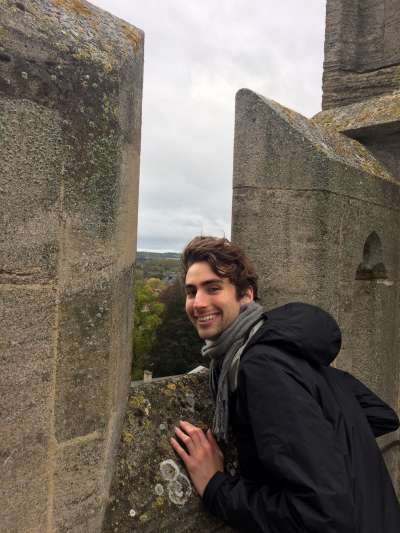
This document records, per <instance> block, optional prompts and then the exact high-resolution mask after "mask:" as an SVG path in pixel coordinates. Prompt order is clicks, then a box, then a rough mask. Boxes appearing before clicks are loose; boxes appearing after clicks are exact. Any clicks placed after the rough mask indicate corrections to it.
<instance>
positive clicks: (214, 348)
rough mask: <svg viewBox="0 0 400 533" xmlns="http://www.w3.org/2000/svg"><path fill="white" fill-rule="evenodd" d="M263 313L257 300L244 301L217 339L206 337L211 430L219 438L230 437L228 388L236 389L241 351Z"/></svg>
mask: <svg viewBox="0 0 400 533" xmlns="http://www.w3.org/2000/svg"><path fill="white" fill-rule="evenodd" d="M262 314H263V308H262V307H261V305H260V304H258V303H256V302H251V303H250V304H248V305H243V306H242V307H241V308H240V312H239V315H238V316H237V318H236V319H235V320H234V321H233V322H232V324H231V325H230V326H229V327H228V328H227V329H226V330H224V331H223V332H222V333H221V335H219V336H218V337H217V339H215V340H206V344H205V346H203V348H202V351H201V353H202V355H203V356H207V357H210V358H211V364H210V374H209V376H210V389H211V393H212V395H213V397H214V401H215V413H214V420H213V425H212V431H213V433H214V435H215V436H216V437H217V438H218V439H222V440H225V441H227V440H228V426H229V392H233V391H234V390H235V389H236V383H237V372H238V370H239V362H240V355H241V354H242V352H243V350H244V348H245V346H246V344H247V342H248V341H249V339H250V337H251V336H252V335H254V333H255V332H256V331H257V330H258V329H259V328H260V327H261V325H262V323H263V320H262V319H261V316H262ZM218 375H219V377H218Z"/></svg>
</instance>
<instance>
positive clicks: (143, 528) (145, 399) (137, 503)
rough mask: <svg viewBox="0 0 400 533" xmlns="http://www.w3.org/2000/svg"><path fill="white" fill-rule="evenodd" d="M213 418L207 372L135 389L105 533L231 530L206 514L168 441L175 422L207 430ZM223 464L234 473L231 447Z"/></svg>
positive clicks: (235, 464)
mask: <svg viewBox="0 0 400 533" xmlns="http://www.w3.org/2000/svg"><path fill="white" fill-rule="evenodd" d="M212 414H213V404H212V401H211V398H210V393H209V389H208V372H207V371H206V372H202V373H198V374H191V375H185V376H178V377H173V378H163V379H158V380H153V381H152V382H148V383H144V382H142V383H139V384H138V383H136V384H134V386H133V387H132V388H131V391H130V394H129V400H128V407H127V412H126V415H125V421H124V425H123V429H122V434H121V441H120V444H119V451H118V456H117V461H116V468H115V473H114V479H113V482H112V485H111V492H110V500H109V503H108V506H107V512H106V516H105V520H104V524H103V533H128V532H131V531H140V532H143V533H153V532H155V531H165V532H172V531H173V532H174V533H191V532H193V533H195V532H198V531H201V532H210V533H211V532H214V531H215V532H216V531H221V532H222V531H224V532H225V531H226V532H228V531H232V529H230V528H228V527H227V526H224V525H223V524H222V523H221V522H219V521H218V520H216V519H215V518H213V517H212V516H211V515H209V514H208V513H207V512H206V511H205V509H204V507H203V506H202V503H201V500H200V498H199V497H198V496H197V494H196V492H195V489H194V488H193V486H192V485H191V482H190V480H189V479H188V477H187V473H186V470H185V467H184V465H183V463H182V461H181V460H180V458H179V457H178V456H177V455H176V454H175V453H174V451H173V449H172V448H171V445H170V442H169V439H170V437H171V436H173V435H174V427H175V426H176V425H177V424H178V423H179V420H187V421H189V422H191V423H193V424H195V425H197V426H199V427H202V428H203V429H206V428H208V427H209V426H210V422H211V419H212ZM225 460H226V461H225V462H226V465H227V469H228V470H229V471H230V472H231V473H233V472H234V470H235V469H236V468H237V463H236V459H235V453H234V448H233V446H232V447H230V448H229V449H228V450H225Z"/></svg>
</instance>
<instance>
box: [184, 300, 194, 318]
mask: <svg viewBox="0 0 400 533" xmlns="http://www.w3.org/2000/svg"><path fill="white" fill-rule="evenodd" d="M192 309H193V302H192V301H191V300H186V302H185V311H186V314H187V315H190V312H191V310H192Z"/></svg>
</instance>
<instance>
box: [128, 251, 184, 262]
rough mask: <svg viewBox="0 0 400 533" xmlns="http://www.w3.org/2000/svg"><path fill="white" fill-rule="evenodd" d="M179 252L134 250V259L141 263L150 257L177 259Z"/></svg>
mask: <svg viewBox="0 0 400 533" xmlns="http://www.w3.org/2000/svg"><path fill="white" fill-rule="evenodd" d="M180 256H181V254H179V253H177V252H143V251H138V252H136V261H137V262H139V263H141V262H143V261H149V260H151V259H179V258H180Z"/></svg>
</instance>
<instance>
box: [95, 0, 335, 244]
mask: <svg viewBox="0 0 400 533" xmlns="http://www.w3.org/2000/svg"><path fill="white" fill-rule="evenodd" d="M92 3H93V4H95V5H97V6H98V7H101V8H103V9H105V10H107V11H109V12H110V13H113V14H114V15H116V16H118V17H121V18H123V19H125V20H126V21H128V22H130V23H131V24H133V25H135V26H137V27H139V28H141V29H142V30H143V31H144V32H145V34H146V37H145V69H144V91H143V123H142V150H141V171H140V199H139V228H138V249H139V250H160V251H180V250H181V249H182V247H183V246H184V244H185V243H186V242H187V241H188V240H189V239H190V238H192V237H193V236H194V235H197V234H199V233H203V234H211V235H218V236H222V235H226V236H227V237H229V236H230V222H231V200H232V192H231V189H232V155H233V154H232V151H233V125H234V103H235V93H236V91H237V90H238V89H240V88H242V87H247V88H249V89H252V90H254V91H256V92H258V93H260V94H262V95H264V96H266V97H268V98H272V99H274V100H277V101H278V102H280V103H281V104H283V105H285V106H287V107H290V108H292V109H294V110H296V111H299V112H300V113H303V114H304V115H306V116H311V115H313V114H315V113H316V112H318V111H319V110H320V107H321V78H322V62H323V40H324V24H325V22H324V19H325V4H326V2H325V0H280V1H276V0H198V1H197V0H189V1H188V0H140V1H139V0H92Z"/></svg>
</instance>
